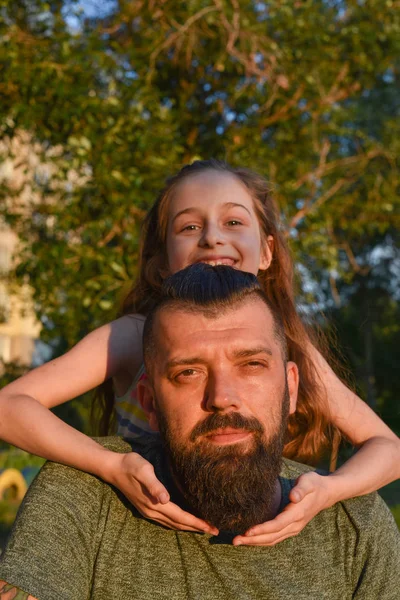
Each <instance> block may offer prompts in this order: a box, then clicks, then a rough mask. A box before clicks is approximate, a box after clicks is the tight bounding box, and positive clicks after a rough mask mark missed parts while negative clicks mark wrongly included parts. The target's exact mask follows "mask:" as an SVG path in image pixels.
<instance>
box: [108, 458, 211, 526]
mask: <svg viewBox="0 0 400 600" xmlns="http://www.w3.org/2000/svg"><path fill="white" fill-rule="evenodd" d="M114 458H115V457H114ZM113 471H114V472H113V474H112V476H111V477H107V479H106V480H107V481H109V482H110V483H112V484H113V485H115V486H116V487H117V488H118V489H119V490H120V491H121V492H122V493H123V494H124V496H126V497H127V498H128V500H129V501H130V502H131V503H132V504H133V505H134V506H135V507H136V508H137V510H138V511H139V512H140V514H142V515H143V516H144V517H146V518H147V519H151V520H152V521H156V522H157V523H160V524H161V525H164V526H165V527H168V528H169V529H178V530H184V531H201V532H204V533H211V534H214V535H217V534H218V530H217V529H216V528H215V527H212V526H210V525H209V524H208V523H206V522H205V521H202V520H201V519H198V518H197V517H195V516H193V515H191V514H190V513H188V512H185V511H184V510H182V509H181V508H179V506H177V505H176V504H173V502H170V501H169V500H170V498H169V494H168V491H167V490H166V488H165V487H164V486H163V484H162V483H161V482H160V481H159V480H158V479H157V477H156V476H155V473H154V468H153V466H152V465H151V464H150V463H149V462H147V460H145V459H144V458H143V457H142V456H140V455H139V454H136V453H135V452H129V453H128V454H118V455H117V462H116V464H114V465H113Z"/></svg>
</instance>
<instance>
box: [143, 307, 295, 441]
mask: <svg viewBox="0 0 400 600" xmlns="http://www.w3.org/2000/svg"><path fill="white" fill-rule="evenodd" d="M154 331H155V340H156V344H155V345H156V355H155V356H154V358H153V371H152V388H153V390H152V391H153V393H154V397H155V398H156V399H157V407H158V411H159V412H161V413H162V414H163V416H164V418H165V420H166V421H167V422H168V423H169V427H170V430H171V433H172V434H173V436H174V438H176V439H177V440H178V441H179V442H181V443H184V444H186V445H187V447H190V446H191V445H193V444H199V443H203V442H207V444H210V445H211V446H213V447H215V448H216V449H217V448H220V447H223V446H227V445H232V444H235V445H237V447H238V448H240V449H241V451H242V452H246V449H247V448H249V447H251V445H252V440H253V438H254V433H252V432H249V431H247V430H246V429H241V428H239V429H237V428H235V427H234V428H232V427H225V428H219V429H217V430H216V431H213V432H208V433H204V435H199V436H198V438H197V439H192V435H191V434H192V431H193V430H194V429H198V428H201V423H202V422H203V421H205V420H206V419H207V418H208V417H209V416H210V415H212V414H219V415H227V414H231V413H239V414H240V415H242V416H243V417H245V418H250V419H256V420H257V421H258V422H259V424H260V425H261V427H262V428H263V430H264V435H265V439H266V440H268V439H270V438H271V437H272V436H273V435H274V434H275V432H276V431H277V429H278V428H279V425H280V420H281V412H282V398H283V396H284V393H285V388H286V378H287V382H288V387H289V400H290V412H291V413H292V412H294V410H295V405H296V395H297V369H296V366H295V365H294V364H293V363H287V365H286V366H285V364H284V361H283V358H282V351H281V347H280V344H279V341H278V340H277V339H276V338H275V335H274V324H273V320H272V316H271V314H270V311H269V310H268V308H267V307H266V306H265V304H264V303H263V302H262V301H261V300H260V299H258V298H255V299H252V300H250V301H248V302H246V303H245V304H242V305H240V306H239V307H238V308H234V309H232V310H229V311H228V312H226V313H225V314H223V315H222V316H221V317H218V318H216V319H209V318H207V317H205V316H204V315H202V314H200V313H190V312H186V311H184V310H171V309H168V308H166V309H164V310H162V311H161V313H159V314H158V315H157V317H156V322H155V323H154ZM150 423H151V425H152V426H153V428H154V429H158V428H159V423H158V417H157V413H156V412H155V410H151V411H150Z"/></svg>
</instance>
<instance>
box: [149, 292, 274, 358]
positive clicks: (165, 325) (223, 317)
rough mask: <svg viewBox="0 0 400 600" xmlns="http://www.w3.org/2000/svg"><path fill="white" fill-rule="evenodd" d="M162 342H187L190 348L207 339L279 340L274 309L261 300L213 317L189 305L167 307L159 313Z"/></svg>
mask: <svg viewBox="0 0 400 600" xmlns="http://www.w3.org/2000/svg"><path fill="white" fill-rule="evenodd" d="M157 330H158V332H159V334H160V335H159V339H158V343H161V345H162V346H164V348H165V347H166V346H170V345H173V346H175V347H176V346H185V345H188V349H189V348H192V347H193V346H194V345H202V344H204V343H221V344H222V343H224V342H225V343H227V342H228V341H229V342H230V343H235V344H239V345H240V343H241V342H243V343H246V344H249V343H254V344H260V345H262V344H266V343H269V344H272V343H274V345H275V344H276V340H275V335H274V323H273V319H272V316H271V313H270V311H269V310H268V308H267V306H266V305H265V304H264V303H263V302H262V301H261V300H258V299H257V301H251V302H248V303H243V304H241V305H239V306H238V307H235V308H232V309H228V310H226V311H224V312H222V314H220V315H218V314H217V315H214V316H213V317H212V318H210V316H207V314H203V313H202V312H200V311H199V312H198V311H197V310H196V311H191V310H188V309H185V308H180V307H173V308H169V307H166V308H165V309H163V310H161V311H160V313H159V314H158V315H157V322H156V323H155V332H156V333H157Z"/></svg>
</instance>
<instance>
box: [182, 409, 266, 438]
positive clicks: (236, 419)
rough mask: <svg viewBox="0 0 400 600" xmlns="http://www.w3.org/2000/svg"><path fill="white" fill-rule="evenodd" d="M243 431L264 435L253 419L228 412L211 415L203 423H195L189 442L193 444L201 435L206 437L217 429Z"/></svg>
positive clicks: (260, 426)
mask: <svg viewBox="0 0 400 600" xmlns="http://www.w3.org/2000/svg"><path fill="white" fill-rule="evenodd" d="M228 427H229V428H232V429H243V430H245V431H253V432H255V433H260V434H263V433H264V427H263V426H262V425H261V423H260V421H258V419H256V418H255V417H244V416H243V415H241V414H240V413H238V412H230V413H225V414H220V413H213V414H211V415H209V416H208V417H207V418H206V419H204V420H203V421H200V422H199V423H197V425H196V426H195V427H194V428H193V430H192V432H191V434H190V438H189V439H190V441H191V442H195V441H196V439H197V438H198V437H200V436H202V435H207V434H209V433H212V432H213V431H216V430H217V429H225V428H228Z"/></svg>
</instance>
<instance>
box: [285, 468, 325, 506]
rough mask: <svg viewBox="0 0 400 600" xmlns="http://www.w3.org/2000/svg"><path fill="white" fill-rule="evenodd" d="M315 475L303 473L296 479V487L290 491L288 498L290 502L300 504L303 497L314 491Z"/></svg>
mask: <svg viewBox="0 0 400 600" xmlns="http://www.w3.org/2000/svg"><path fill="white" fill-rule="evenodd" d="M310 475H311V477H310ZM315 475H316V473H305V474H304V475H301V476H300V477H299V478H298V480H297V482H296V485H295V486H294V487H293V488H292V489H291V490H290V494H289V498H290V500H291V501H292V502H301V501H302V500H303V499H304V498H305V496H307V495H308V494H311V492H314V491H315V487H316V481H315V478H314V476H315ZM318 477H319V476H318Z"/></svg>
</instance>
